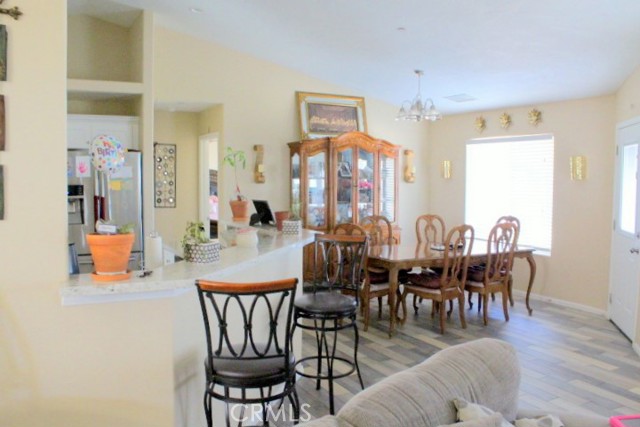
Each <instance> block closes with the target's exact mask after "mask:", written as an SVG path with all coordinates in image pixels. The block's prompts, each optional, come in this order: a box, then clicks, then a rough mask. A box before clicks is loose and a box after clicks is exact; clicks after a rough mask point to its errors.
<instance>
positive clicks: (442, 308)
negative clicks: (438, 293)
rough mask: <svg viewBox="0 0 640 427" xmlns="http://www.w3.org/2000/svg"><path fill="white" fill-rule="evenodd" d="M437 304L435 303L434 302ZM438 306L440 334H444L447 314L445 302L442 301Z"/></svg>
mask: <svg viewBox="0 0 640 427" xmlns="http://www.w3.org/2000/svg"><path fill="white" fill-rule="evenodd" d="M434 303H435V301H434ZM438 305H439V306H440V333H441V334H444V314H445V311H446V310H445V308H444V305H445V301H440V302H438Z"/></svg>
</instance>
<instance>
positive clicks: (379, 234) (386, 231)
mask: <svg viewBox="0 0 640 427" xmlns="http://www.w3.org/2000/svg"><path fill="white" fill-rule="evenodd" d="M359 225H360V227H362V229H364V230H365V231H366V232H367V234H368V235H369V244H370V246H378V245H393V244H394V243H397V242H396V240H395V238H394V237H393V228H392V227H391V222H390V221H389V220H388V219H387V218H386V217H384V216H381V215H370V216H367V217H364V218H362V219H361V220H360V224H359ZM401 276H402V277H406V272H405V273H404V274H400V273H399V276H398V280H399V281H400V282H402V278H401ZM385 296H386V297H388V296H389V271H388V270H387V269H386V268H380V267H367V271H366V275H365V282H364V285H363V288H362V296H361V301H360V304H361V305H360V313H361V314H362V315H363V316H364V330H365V331H366V330H368V329H369V318H370V315H371V308H370V301H371V300H372V299H374V298H377V299H378V320H379V319H381V318H382V298H383V297H385Z"/></svg>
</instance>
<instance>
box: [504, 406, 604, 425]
mask: <svg viewBox="0 0 640 427" xmlns="http://www.w3.org/2000/svg"><path fill="white" fill-rule="evenodd" d="M544 415H549V413H548V412H547V413H544V411H540V410H539V409H535V410H534V409H519V410H518V416H517V418H516V419H520V418H537V417H542V416H544ZM553 415H556V416H557V417H558V418H560V420H561V421H562V423H563V424H564V427H610V425H609V418H607V417H603V416H600V415H588V414H575V413H570V412H553Z"/></svg>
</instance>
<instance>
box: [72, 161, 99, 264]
mask: <svg viewBox="0 0 640 427" xmlns="http://www.w3.org/2000/svg"><path fill="white" fill-rule="evenodd" d="M94 173H95V171H94V170H93V169H92V168H91V156H90V155H89V151H88V150H69V151H68V152H67V184H68V185H82V187H83V192H84V195H83V196H82V197H73V198H69V199H68V206H69V210H72V209H73V208H72V207H71V203H72V202H73V201H75V200H79V201H80V202H81V203H82V204H83V214H82V221H79V220H78V215H76V212H75V211H74V212H68V217H69V222H70V224H69V243H75V247H76V251H77V253H78V255H87V254H89V253H90V252H89V246H88V245H87V239H86V235H87V234H89V233H93V231H94V229H95V219H94V209H93V207H94V206H93V197H94V195H95V193H94V183H93V175H94Z"/></svg>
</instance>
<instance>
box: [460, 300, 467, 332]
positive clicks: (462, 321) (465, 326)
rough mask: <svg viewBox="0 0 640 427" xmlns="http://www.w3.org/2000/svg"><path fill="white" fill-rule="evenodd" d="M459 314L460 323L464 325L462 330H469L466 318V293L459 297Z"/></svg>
mask: <svg viewBox="0 0 640 427" xmlns="http://www.w3.org/2000/svg"><path fill="white" fill-rule="evenodd" d="M458 314H459V316H460V323H461V324H462V329H466V328H467V319H465V317H464V293H461V294H460V295H459V296H458Z"/></svg>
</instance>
